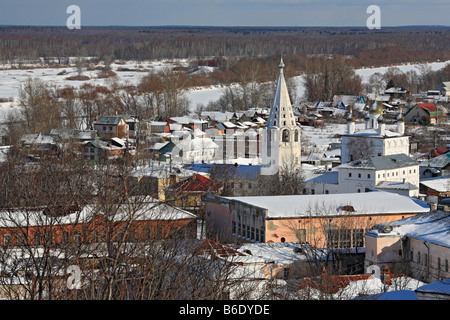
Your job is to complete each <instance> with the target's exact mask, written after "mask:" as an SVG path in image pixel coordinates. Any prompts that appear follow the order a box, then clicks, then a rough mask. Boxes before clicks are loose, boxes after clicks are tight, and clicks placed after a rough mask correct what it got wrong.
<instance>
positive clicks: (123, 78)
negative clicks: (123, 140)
mask: <svg viewBox="0 0 450 320" xmlns="http://www.w3.org/2000/svg"><path fill="white" fill-rule="evenodd" d="M447 63H450V61H445V62H434V63H429V64H428V66H430V68H431V69H432V70H438V69H441V68H443V67H444V66H445V65H446V64H447ZM175 65H178V66H183V67H186V66H188V65H189V61H188V60H187V59H180V60H172V61H168V60H164V61H143V62H137V61H126V62H121V63H120V64H119V63H113V64H112V65H111V68H112V71H114V72H115V73H116V74H117V81H118V82H119V83H122V84H126V83H129V84H137V83H139V81H140V80H141V78H142V77H143V76H145V75H147V74H148V72H157V71H159V70H161V69H162V68H170V67H173V66H175ZM418 66H419V65H418V64H404V65H399V66H396V67H398V68H399V69H400V70H401V71H403V72H406V71H408V70H415V69H416V71H418V70H417V67H418ZM119 68H124V69H131V70H132V71H119V70H118V69H119ZM387 69H388V67H381V68H366V69H357V70H356V73H357V74H358V75H360V76H361V77H362V79H363V82H365V81H367V80H368V78H369V77H370V75H371V74H374V73H376V72H379V73H384V72H386V70H387ZM63 71H65V72H63ZM206 71H207V70H206ZM99 72H100V71H98V70H95V71H84V72H83V75H85V76H88V77H89V78H90V79H89V80H87V81H71V80H66V78H67V77H70V76H74V75H76V74H77V72H76V68H75V67H74V66H68V67H67V68H46V67H39V68H37V67H36V68H30V69H11V68H8V66H0V101H4V100H6V102H0V122H3V119H5V117H6V115H7V114H8V113H9V112H11V111H14V110H17V103H18V96H19V87H20V85H21V83H23V82H24V81H25V80H26V79H27V78H29V77H32V78H39V79H41V80H43V81H45V82H47V83H49V84H50V85H55V86H57V87H60V88H62V87H65V86H73V87H75V88H78V87H79V86H81V85H83V84H85V83H90V84H93V85H107V84H108V83H110V82H111V81H112V80H111V78H110V79H102V78H98V74H99ZM294 81H295V82H296V88H297V92H296V96H297V97H299V98H302V97H303V95H304V93H305V89H304V85H303V77H302V76H297V77H294ZM222 93H223V88H222V87H221V86H212V87H205V88H195V89H191V90H189V91H187V92H186V97H187V98H188V99H189V100H190V102H191V109H192V110H195V107H196V106H197V105H198V104H204V105H207V104H208V102H210V101H216V100H217V99H219V98H220V96H221V95H222Z"/></svg>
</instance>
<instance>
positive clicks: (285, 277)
mask: <svg viewBox="0 0 450 320" xmlns="http://www.w3.org/2000/svg"><path fill="white" fill-rule="evenodd" d="M283 276H284V279H288V278H289V268H284V269H283Z"/></svg>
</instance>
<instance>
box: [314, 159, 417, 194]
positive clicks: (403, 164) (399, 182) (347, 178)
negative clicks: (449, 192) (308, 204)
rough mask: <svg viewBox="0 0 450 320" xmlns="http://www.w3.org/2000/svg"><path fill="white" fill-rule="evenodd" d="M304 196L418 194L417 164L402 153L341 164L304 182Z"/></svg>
mask: <svg viewBox="0 0 450 320" xmlns="http://www.w3.org/2000/svg"><path fill="white" fill-rule="evenodd" d="M305 188H306V189H305V193H308V194H324V193H325V194H335V193H360V192H369V191H372V190H375V189H376V190H383V191H389V192H394V193H398V194H401V195H406V196H410V197H412V196H418V195H419V162H417V161H415V160H413V159H412V158H410V157H409V156H407V155H405V154H396V155H389V156H376V157H371V158H365V159H361V160H354V161H350V162H348V163H344V164H342V165H340V166H338V167H336V168H335V169H334V171H329V172H325V173H322V174H320V175H316V176H314V177H312V178H310V179H308V180H307V181H306V184H305Z"/></svg>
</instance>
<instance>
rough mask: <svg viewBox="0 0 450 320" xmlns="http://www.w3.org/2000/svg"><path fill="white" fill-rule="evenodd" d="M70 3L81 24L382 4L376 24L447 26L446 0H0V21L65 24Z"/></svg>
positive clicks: (329, 17)
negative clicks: (77, 11) (77, 10)
mask: <svg viewBox="0 0 450 320" xmlns="http://www.w3.org/2000/svg"><path fill="white" fill-rule="evenodd" d="M70 5H77V6H78V7H79V8H80V15H79V18H80V19H79V20H80V26H81V28H83V26H168V25H186V26H294V27H295V26H300V27H302V26H306V27H309V26H323V27H341V26H354V27H365V26H367V20H368V19H369V18H370V17H371V15H372V14H373V12H372V11H371V12H370V13H367V8H368V7H369V6H371V5H377V6H378V7H379V8H380V15H379V21H380V27H381V28H382V27H383V26H385V27H390V26H410V25H444V26H450V17H449V14H448V13H449V12H450V1H449V0H429V1H423V0H421V1H419V0H391V1H389V0H371V1H366V0H342V1H339V0H327V1H325V0H1V1H0V25H47V26H65V25H66V22H67V19H68V18H69V17H70V16H71V13H72V11H71V12H70V13H67V8H68V7H69V6H70Z"/></svg>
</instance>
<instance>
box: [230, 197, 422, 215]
mask: <svg viewBox="0 0 450 320" xmlns="http://www.w3.org/2000/svg"><path fill="white" fill-rule="evenodd" d="M224 198H226V199H229V200H233V201H239V202H242V203H246V204H249V205H252V206H256V207H259V208H263V209H267V218H295V217H305V216H310V215H311V214H313V215H320V216H335V215H341V214H342V213H343V212H342V211H341V208H342V207H343V206H352V207H353V208H354V210H355V211H354V212H351V214H354V215H370V214H401V213H404V214H408V213H422V212H428V211H430V207H429V205H428V204H427V203H425V202H423V201H420V200H417V199H413V198H410V197H407V196H402V195H399V194H396V193H391V192H385V191H372V192H365V193H342V194H316V195H287V196H255V197H224Z"/></svg>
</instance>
